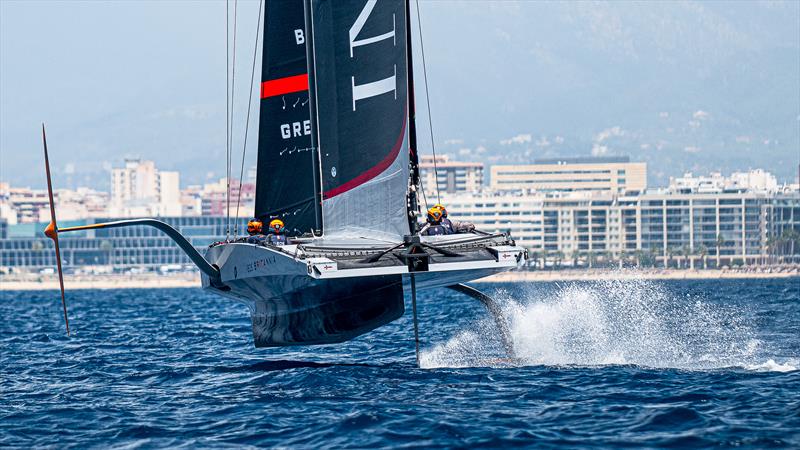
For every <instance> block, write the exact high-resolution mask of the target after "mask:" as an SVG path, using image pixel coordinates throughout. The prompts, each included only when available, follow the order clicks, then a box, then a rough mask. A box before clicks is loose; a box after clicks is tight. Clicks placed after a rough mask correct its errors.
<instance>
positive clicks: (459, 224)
mask: <svg viewBox="0 0 800 450" xmlns="http://www.w3.org/2000/svg"><path fill="white" fill-rule="evenodd" d="M433 207H434V208H437V209H438V210H439V211H441V212H442V226H443V227H445V228H446V229H447V234H459V233H469V232H472V231H475V224H473V223H472V222H464V221H459V220H457V221H455V222H453V221H452V220H450V219H448V218H447V208H445V207H444V205H442V204H441V203H437V204H435V205H433Z"/></svg>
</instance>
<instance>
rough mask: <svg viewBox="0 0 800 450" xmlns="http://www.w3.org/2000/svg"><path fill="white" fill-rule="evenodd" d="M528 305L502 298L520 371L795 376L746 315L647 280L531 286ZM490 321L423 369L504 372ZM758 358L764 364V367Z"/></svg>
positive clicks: (434, 355)
mask: <svg viewBox="0 0 800 450" xmlns="http://www.w3.org/2000/svg"><path fill="white" fill-rule="evenodd" d="M528 288H529V289H528V291H527V292H526V293H525V294H526V295H524V296H523V298H519V296H518V297H517V298H511V296H510V294H509V293H507V292H501V293H500V295H499V297H500V298H499V299H498V300H500V302H501V303H503V304H505V305H506V307H505V311H504V315H505V317H506V319H507V320H508V321H509V324H510V328H511V333H512V337H513V341H514V348H515V351H516V353H517V357H518V359H519V360H518V361H515V362H514V364H520V365H540V364H541V365H578V366H601V365H608V364H633V365H638V366H644V367H655V368H678V369H695V370H697V369H715V368H724V367H744V368H750V369H752V370H781V371H787V370H796V368H795V366H794V365H793V364H792V363H793V362H785V363H782V364H781V363H776V362H775V361H772V360H770V361H767V362H764V361H765V360H766V358H764V357H763V353H764V344H763V343H762V342H761V341H759V340H758V339H756V337H755V333H754V332H753V330H752V329H751V328H750V327H749V326H748V325H747V324H746V323H745V321H744V318H743V315H742V314H741V310H740V309H738V310H737V309H736V308H734V307H733V306H731V307H725V306H720V305H713V304H710V303H707V302H703V301H701V300H696V299H692V298H683V299H682V298H676V297H675V294H674V293H671V292H669V291H667V290H666V289H664V288H663V287H662V286H661V285H659V284H658V283H656V282H652V281H645V280H612V281H600V282H595V283H591V284H585V283H584V284H578V283H570V284H567V285H566V286H564V287H563V288H561V289H558V290H556V291H555V292H552V291H550V292H549V293H548V294H546V296H545V297H544V298H542V293H541V292H537V290H536V289H534V288H533V286H528ZM495 333H496V330H495V328H494V325H493V324H492V323H491V321H490V320H488V319H487V320H486V321H484V322H481V323H480V324H479V325H478V326H477V327H475V329H472V330H466V331H462V332H460V333H458V334H457V335H456V336H455V337H453V338H452V339H450V340H449V341H448V342H446V343H444V344H442V345H439V346H436V347H435V348H433V349H432V350H430V351H427V352H423V354H422V361H421V362H422V366H423V367H427V368H431V367H466V366H475V365H483V366H486V365H504V364H503V362H502V359H498V358H497V356H499V355H498V353H497V348H496V345H495V342H496V339H495V338H493V337H491V336H492V335H494V334H495ZM759 358H760V359H759Z"/></svg>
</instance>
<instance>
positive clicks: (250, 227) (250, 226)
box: [247, 219, 264, 236]
mask: <svg viewBox="0 0 800 450" xmlns="http://www.w3.org/2000/svg"><path fill="white" fill-rule="evenodd" d="M263 226H264V224H263V223H261V221H260V220H258V219H250V221H248V222H247V234H249V235H250V236H252V235H254V234H258V233H261V228H262V227H263Z"/></svg>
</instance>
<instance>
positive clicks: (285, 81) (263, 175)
mask: <svg viewBox="0 0 800 450" xmlns="http://www.w3.org/2000/svg"><path fill="white" fill-rule="evenodd" d="M265 11H266V12H265V15H264V35H263V59H262V69H261V109H260V113H261V114H260V119H259V132H258V175H257V176H258V179H257V182H256V204H255V215H256V217H259V218H260V219H262V220H264V221H269V220H270V219H273V218H281V219H282V220H283V221H284V223H285V224H286V228H287V232H288V233H289V234H291V235H299V234H302V233H307V232H309V231H311V230H317V231H318V230H320V229H321V225H322V224H321V223H320V222H321V219H320V207H319V192H320V191H319V184H318V182H315V180H316V173H315V171H318V170H319V169H318V167H319V159H318V155H317V154H316V152H315V150H314V148H313V146H312V140H311V130H312V124H311V117H310V113H309V95H308V78H309V77H308V62H307V58H306V33H305V16H304V5H303V2H300V1H270V0H267V1H266V9H265Z"/></svg>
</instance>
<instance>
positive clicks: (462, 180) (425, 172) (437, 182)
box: [419, 155, 483, 195]
mask: <svg viewBox="0 0 800 450" xmlns="http://www.w3.org/2000/svg"><path fill="white" fill-rule="evenodd" d="M419 177H420V180H421V181H422V186H423V187H424V189H425V195H436V192H435V191H436V190H437V189H438V191H439V193H445V192H446V193H451V194H452V193H456V192H480V191H481V190H482V189H483V163H480V162H463V161H451V160H450V157H449V156H447V155H443V156H437V157H436V158H435V160H434V157H433V156H423V157H422V160H421V161H420V162H419Z"/></svg>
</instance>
